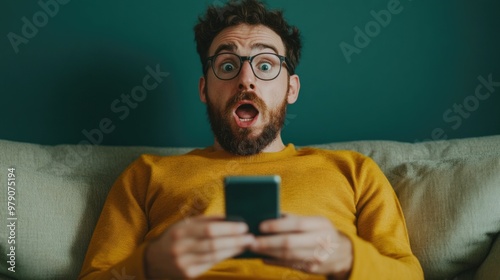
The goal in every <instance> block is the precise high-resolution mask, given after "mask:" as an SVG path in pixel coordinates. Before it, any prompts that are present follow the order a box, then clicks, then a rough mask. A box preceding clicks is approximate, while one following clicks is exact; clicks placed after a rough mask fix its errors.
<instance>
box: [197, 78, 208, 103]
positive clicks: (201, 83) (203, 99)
mask: <svg viewBox="0 0 500 280" xmlns="http://www.w3.org/2000/svg"><path fill="white" fill-rule="evenodd" d="M206 86H207V81H206V80H205V77H204V76H201V78H200V81H199V83H198V91H199V94H200V100H201V102H203V103H207V88H206Z"/></svg>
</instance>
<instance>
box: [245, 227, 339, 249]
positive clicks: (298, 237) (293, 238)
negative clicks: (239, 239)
mask: <svg viewBox="0 0 500 280" xmlns="http://www.w3.org/2000/svg"><path fill="white" fill-rule="evenodd" d="M329 233H330V232H329V231H321V232H306V233H289V234H276V235H266V236H258V237H256V239H255V243H254V244H252V249H255V250H266V249H283V250H292V249H294V248H314V247H316V246H318V238H319V237H320V236H326V235H328V234H329Z"/></svg>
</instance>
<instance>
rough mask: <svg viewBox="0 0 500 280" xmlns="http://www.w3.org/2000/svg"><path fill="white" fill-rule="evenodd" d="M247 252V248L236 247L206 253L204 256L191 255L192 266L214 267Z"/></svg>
mask: <svg viewBox="0 0 500 280" xmlns="http://www.w3.org/2000/svg"><path fill="white" fill-rule="evenodd" d="M243 251H245V248H242V247H239V248H237V247H234V248H229V249H224V250H218V251H214V252H209V253H204V254H192V255H190V257H191V258H192V259H191V263H192V264H197V265H200V264H207V265H210V266H213V265H214V264H217V263H219V262H221V261H223V260H226V259H228V258H231V257H234V256H236V255H239V254H241V253H243Z"/></svg>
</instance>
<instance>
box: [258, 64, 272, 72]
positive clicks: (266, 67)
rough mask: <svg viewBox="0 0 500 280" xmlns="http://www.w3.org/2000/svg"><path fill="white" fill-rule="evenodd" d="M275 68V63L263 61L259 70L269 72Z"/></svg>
mask: <svg viewBox="0 0 500 280" xmlns="http://www.w3.org/2000/svg"><path fill="white" fill-rule="evenodd" d="M272 68H273V65H272V64H271V63H269V62H263V63H261V64H259V70H260V71H262V72H269V71H271V69H272Z"/></svg>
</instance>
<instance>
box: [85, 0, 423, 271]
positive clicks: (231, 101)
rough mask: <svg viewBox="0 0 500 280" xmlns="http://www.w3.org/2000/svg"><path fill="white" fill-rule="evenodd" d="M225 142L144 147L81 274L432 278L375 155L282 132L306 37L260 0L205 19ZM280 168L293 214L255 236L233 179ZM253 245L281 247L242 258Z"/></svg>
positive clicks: (220, 138)
mask: <svg viewBox="0 0 500 280" xmlns="http://www.w3.org/2000/svg"><path fill="white" fill-rule="evenodd" d="M195 36H196V41H197V50H198V53H199V55H200V58H201V62H202V66H203V73H204V75H203V77H201V78H200V82H199V93H200V99H201V101H202V102H204V103H206V105H207V112H208V116H209V120H210V124H211V127H212V131H213V133H214V136H215V141H214V145H213V146H211V147H208V148H205V149H197V150H194V151H192V152H190V153H188V154H186V155H181V156H170V157H160V156H153V155H143V156H142V157H141V158H140V159H138V160H137V161H135V162H134V163H133V164H132V165H131V166H129V168H128V169H127V170H126V171H125V172H124V173H123V174H122V176H121V177H120V178H119V179H118V180H117V182H116V183H115V185H114V186H113V188H112V189H111V191H110V193H109V195H108V199H107V201H106V203H105V205H104V208H103V211H102V214H101V217H100V220H99V222H98V224H97V226H96V229H95V232H94V236H93V238H92V241H91V243H90V246H89V249H88V252H87V256H86V260H85V262H84V265H83V268H82V272H81V275H80V277H81V279H113V278H115V279H119V277H122V279H123V277H129V278H127V279H142V278H151V279H178V278H197V277H199V279H326V278H328V279H422V278H423V276H422V270H421V268H420V265H419V263H418V260H417V259H416V258H415V256H414V255H413V254H412V252H411V249H410V245H409V241H408V235H407V231H406V227H405V222H404V218H403V214H402V212H401V209H400V207H399V204H398V201H397V198H396V196H395V194H394V191H393V190H392V188H391V186H390V184H389V183H388V181H387V179H386V178H385V177H384V175H383V174H382V172H381V171H380V169H379V168H378V167H377V165H376V164H375V163H374V162H373V161H372V160H371V159H369V158H367V157H365V156H363V155H360V154H358V153H354V152H349V151H338V152H333V151H323V150H318V149H309V148H304V149H300V150H297V149H295V147H294V146H293V145H292V144H288V145H285V144H284V143H283V140H282V139H281V129H282V127H283V124H284V119H285V114H286V106H287V105H288V104H292V103H294V102H295V101H296V100H297V97H298V94H299V90H300V81H299V77H298V76H297V75H296V74H295V73H294V69H295V67H296V65H297V64H298V62H299V58H300V49H301V42H300V37H299V32H298V30H297V29H296V28H294V27H291V26H289V25H288V24H287V23H286V21H285V20H284V19H283V15H282V13H281V12H277V11H269V10H267V9H266V7H265V6H264V5H263V4H261V3H259V2H258V1H256V0H243V1H241V2H236V1H232V2H229V3H228V4H226V6H224V7H222V8H215V7H210V8H209V9H208V10H207V13H206V14H205V15H204V17H202V18H200V20H199V23H198V24H197V26H196V27H195ZM269 173H272V174H277V175H280V176H281V178H282V188H281V194H280V195H281V201H282V202H281V205H282V211H283V212H284V213H285V215H284V217H282V218H280V219H276V220H268V221H265V222H263V223H262V224H261V225H260V230H261V231H262V232H264V233H269V235H265V236H253V235H251V234H250V233H248V227H247V225H246V224H244V223H241V222H230V221H225V220H224V207H223V192H222V182H223V178H224V177H225V176H228V175H263V174H269ZM245 250H250V251H253V252H256V253H259V254H264V255H268V256H270V257H271V258H269V259H266V260H261V259H235V258H233V257H234V256H236V255H238V254H240V253H242V252H243V251H245Z"/></svg>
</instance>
